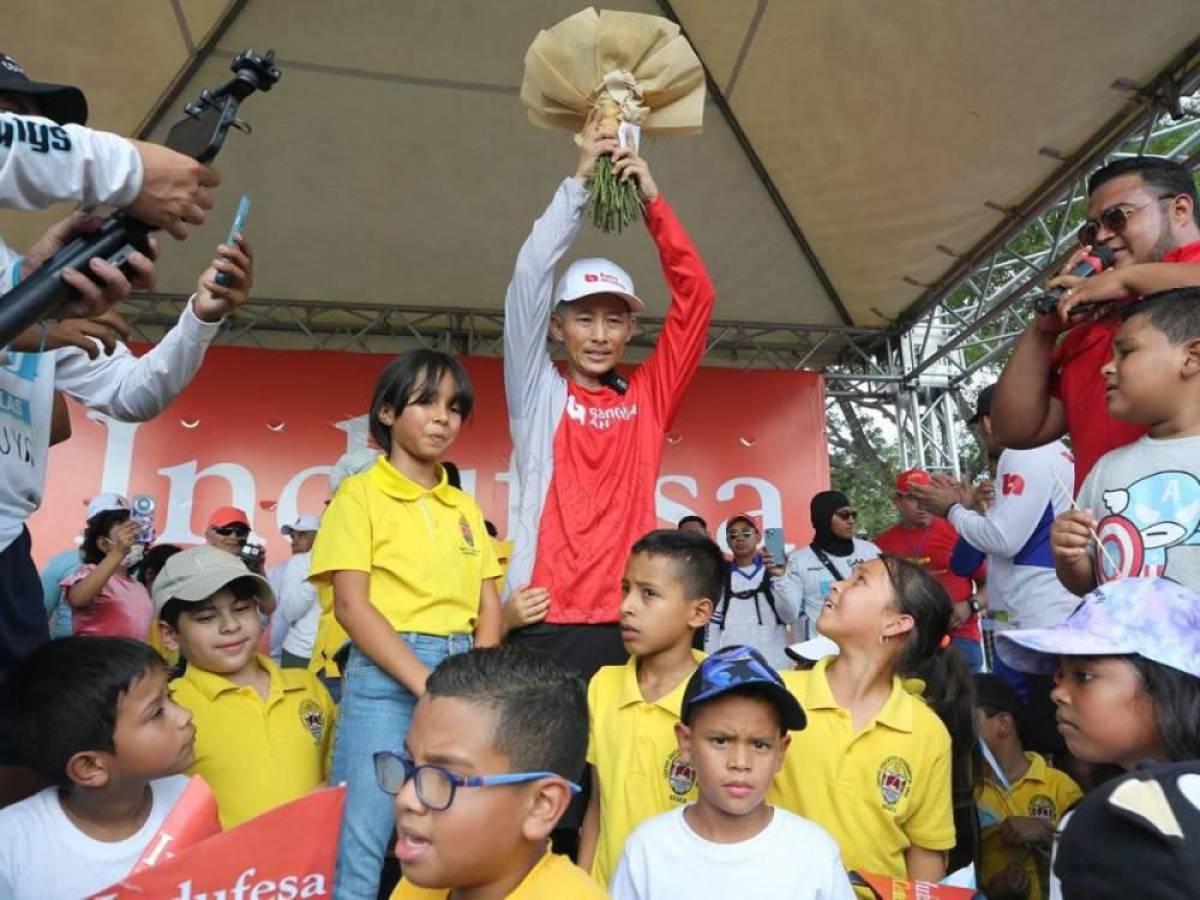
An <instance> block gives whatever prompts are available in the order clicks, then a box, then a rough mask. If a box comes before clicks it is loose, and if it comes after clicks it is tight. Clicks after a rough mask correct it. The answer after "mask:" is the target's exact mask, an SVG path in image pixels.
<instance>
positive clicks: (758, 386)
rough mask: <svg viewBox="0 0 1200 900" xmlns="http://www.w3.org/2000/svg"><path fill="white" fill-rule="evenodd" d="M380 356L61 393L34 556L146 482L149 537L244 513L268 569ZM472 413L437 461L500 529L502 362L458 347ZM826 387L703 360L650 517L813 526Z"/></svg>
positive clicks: (316, 507)
mask: <svg viewBox="0 0 1200 900" xmlns="http://www.w3.org/2000/svg"><path fill="white" fill-rule="evenodd" d="M389 359H390V357H386V356H375V355H368V354H361V353H336V352H326V351H282V350H257V349H246V348H240V347H213V348H212V349H210V350H209V352H208V355H207V357H206V358H205V361H204V366H203V368H202V369H201V370H200V373H199V374H198V375H197V376H196V379H195V381H193V383H192V384H191V386H190V387H189V388H188V389H187V390H186V391H185V392H184V393H183V394H182V395H181V396H180V397H179V398H178V399H177V400H176V401H175V403H173V404H172V405H171V406H170V408H168V409H167V410H166V412H164V413H163V414H162V415H161V416H159V417H158V418H157V419H155V420H153V421H151V422H147V423H144V424H140V425H130V424H126V423H121V422H116V421H113V420H111V419H109V418H107V417H105V416H102V415H99V414H97V413H91V412H86V411H84V410H82V409H80V408H79V407H77V406H75V405H74V404H72V409H71V421H72V427H73V429H74V435H73V437H72V438H71V440H70V441H68V442H67V443H65V444H63V445H61V446H59V447H56V448H54V449H53V450H52V451H51V454H50V467H49V473H50V474H49V478H48V481H47V485H46V496H45V499H44V501H43V503H42V508H41V509H40V510H39V511H38V512H37V513H36V514H35V515H34V516H33V518H32V519H31V520H30V529H31V531H32V533H33V538H34V556H35V558H36V559H37V560H38V562H39V563H41V562H44V561H45V560H46V559H47V558H49V557H50V556H52V555H53V554H55V553H57V552H59V551H60V550H63V549H66V548H67V547H70V546H71V544H72V542H73V541H74V540H75V539H76V536H77V535H78V534H79V532H80V531H81V529H82V527H83V523H84V519H85V517H86V509H85V504H86V502H87V500H88V498H90V497H91V496H93V495H94V494H96V493H98V492H99V491H102V490H105V491H117V492H119V493H122V494H126V495H127V496H132V495H133V494H140V493H144V494H150V495H152V496H153V497H154V498H155V500H156V501H157V507H158V511H157V517H156V518H157V521H156V524H157V528H158V534H159V540H160V541H166V542H173V543H179V544H196V543H200V542H201V541H202V534H203V531H204V525H205V522H206V520H207V517H208V514H209V512H210V511H211V510H212V509H213V508H214V507H216V506H222V505H226V504H232V505H234V506H239V507H242V508H243V509H245V510H247V512H249V513H250V515H251V519H252V524H253V526H254V530H255V533H256V535H257V536H259V537H260V538H261V539H262V540H264V541H265V542H266V543H267V547H268V563H267V564H268V566H270V565H272V564H273V563H275V562H278V561H280V560H282V559H284V558H285V557H286V555H287V550H286V545H285V542H284V539H283V538H282V536H281V535H280V532H279V529H280V527H281V526H282V525H284V524H285V523H286V522H289V521H291V520H293V519H294V518H295V517H296V516H297V515H299V514H300V513H320V512H321V510H322V509H323V507H324V503H325V500H326V499H327V497H328V493H329V484H328V479H327V476H328V472H329V467H330V466H331V465H332V464H333V463H334V462H335V461H336V460H337V458H338V457H339V456H340V455H341V454H343V453H345V452H346V451H347V450H348V449H353V448H355V447H359V446H363V445H364V444H366V442H367V439H368V438H367V417H366V412H367V409H368V407H369V405H370V399H371V392H372V389H373V387H374V385H375V379H376V378H377V376H378V375H379V373H380V372H382V371H383V368H384V366H385V365H386V364H387V362H388V361H389ZM463 362H464V364H465V365H466V368H467V370H468V372H469V373H470V375H471V379H472V381H473V382H474V384H475V393H476V397H477V400H476V404H475V413H474V416H473V417H472V419H471V421H469V422H468V423H467V424H466V425H465V426H464V427H463V429H462V431H461V433H460V435H459V438H458V441H457V442H456V443H455V444H454V446H453V447H451V448H450V452H449V454H448V458H449V459H451V460H453V461H454V462H455V463H457V464H458V466H459V468H460V469H462V471H463V476H464V477H463V481H464V487H465V488H466V489H467V490H468V491H469V492H471V493H473V494H474V495H475V497H476V499H477V500H478V501H479V503H480V505H481V506H482V507H483V509H484V512H485V514H486V515H487V517H488V518H489V519H491V520H492V521H493V522H494V523H496V526H497V527H498V528H499V530H500V534H501V536H504V535H505V534H506V533H507V527H508V502H509V492H508V470H509V456H510V452H511V444H510V441H509V436H508V419H507V413H506V411H505V405H504V380H503V374H502V370H501V361H500V360H499V359H493V358H484V357H466V358H464V359H463ZM823 392H824V386H823V380H822V378H821V376H820V375H817V374H813V373H810V372H776V371H739V370H734V369H701V370H700V371H699V372H698V373H697V375H696V378H695V380H694V381H693V382H692V384H691V387H690V388H689V390H688V394H687V398H686V399H685V401H684V403H683V406H682V408H681V409H680V412H679V415H678V416H677V417H676V421H675V423H674V426H673V429H672V431H671V433H670V434H669V435H668V437H667V446H666V450H665V452H664V454H663V465H662V471H661V473H660V477H659V483H658V498H657V503H658V514H659V517H660V519H661V520H662V524H663V525H664V526H666V525H674V524H675V522H677V521H678V519H679V518H681V517H682V516H684V515H687V514H688V513H697V514H699V515H701V516H704V517H705V519H707V520H708V522H709V524H710V526H711V527H712V528H713V529H716V534H717V536H718V537H719V538H720V539H721V540H722V542H723V535H724V528H723V523H724V521H725V520H726V519H727V518H729V516H731V515H734V514H736V513H739V512H744V513H749V514H751V515H754V516H756V517H758V518H759V519H760V521H761V523H762V526H763V527H766V528H771V527H783V528H784V533H785V535H786V538H787V542H788V543H789V544H805V543H807V542H808V540H809V538H810V536H811V532H812V529H811V526H810V524H809V521H808V501H809V498H810V497H811V496H812V495H813V494H814V493H815V492H817V491H819V490H824V489H825V488H826V487H827V486H828V483H829V458H828V452H827V448H826V443H825V412H824V396H823Z"/></svg>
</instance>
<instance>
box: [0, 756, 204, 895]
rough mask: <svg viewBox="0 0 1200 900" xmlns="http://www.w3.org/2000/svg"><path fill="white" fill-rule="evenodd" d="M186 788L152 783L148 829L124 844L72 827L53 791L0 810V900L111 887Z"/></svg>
mask: <svg viewBox="0 0 1200 900" xmlns="http://www.w3.org/2000/svg"><path fill="white" fill-rule="evenodd" d="M187 783H188V779H187V777H186V776H184V775H171V776H170V777H167V778H160V779H158V780H157V781H152V782H150V790H151V792H152V793H153V797H154V799H153V803H152V805H151V807H150V815H149V816H147V817H146V824H144V825H143V826H142V827H141V828H140V829H138V832H137V834H135V835H133V836H132V837H128V838H126V839H125V840H123V841H113V842H107V841H98V840H95V839H94V838H90V837H88V836H87V835H86V834H84V833H83V832H82V831H80V830H79V829H78V828H76V827H75V825H74V824H73V823H72V822H71V820H70V819H68V818H67V814H66V813H65V812H63V808H62V804H61V803H60V802H59V799H58V789H57V788H53V787H49V788H46V789H45V790H43V791H40V792H38V793H36V794H34V795H33V796H32V797H30V798H29V799H27V800H22V801H21V802H20V803H16V804H14V805H12V806H9V807H6V808H5V809H0V900H76V898H81V897H87V896H89V895H90V894H94V893H96V892H97V891H101V890H103V889H104V888H107V887H112V886H113V885H114V884H116V883H117V882H119V881H120V880H121V879H122V878H124V877H125V876H126V875H128V874H129V870H130V869H132V868H133V864H134V863H135V862H137V859H138V857H139V856H141V855H142V851H143V850H144V849H145V848H146V845H147V844H148V843H150V839H151V838H152V837H154V833H155V832H156V831H158V829H159V828H160V827H161V826H162V823H163V820H164V819H165V818H166V817H167V813H168V812H170V811H171V807H172V806H174V805H175V801H177V800H178V799H179V795H180V794H182V793H183V789H184V788H185V787H187Z"/></svg>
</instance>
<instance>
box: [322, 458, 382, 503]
mask: <svg viewBox="0 0 1200 900" xmlns="http://www.w3.org/2000/svg"><path fill="white" fill-rule="evenodd" d="M380 456H381V454H380V452H379V451H378V450H375V449H374V448H372V447H359V448H358V449H357V450H351V451H350V452H349V453H343V454H342V455H341V456H340V457H339V458H338V461H337V462H335V463H334V464H333V468H332V469H331V470H330V472H329V493H331V494H336V493H337V489H338V488H339V487H341V486H342V482H343V481H345V480H346V479H347V478H349V477H350V476H351V475H357V474H359V473H360V472H365V471H367V469H369V468H371V466H373V465H375V461H376V460H377V459H379V457H380Z"/></svg>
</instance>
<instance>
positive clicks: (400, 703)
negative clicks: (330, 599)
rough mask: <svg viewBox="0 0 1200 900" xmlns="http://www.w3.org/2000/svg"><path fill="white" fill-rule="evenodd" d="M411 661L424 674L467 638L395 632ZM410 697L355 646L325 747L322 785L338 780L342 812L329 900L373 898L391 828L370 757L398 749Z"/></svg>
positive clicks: (466, 644) (388, 801) (386, 799)
mask: <svg viewBox="0 0 1200 900" xmlns="http://www.w3.org/2000/svg"><path fill="white" fill-rule="evenodd" d="M400 636H401V637H402V638H404V640H405V641H406V642H407V643H408V646H409V647H411V648H412V651H413V653H415V654H416V655H417V659H419V660H421V662H423V663H424V664H425V665H426V666H428V667H429V668H430V669H434V668H436V667H437V664H438V663H440V662H441V661H442V660H443V659H445V658H446V657H447V656H450V655H452V654H455V653H465V652H466V651H467V650H470V649H471V636H470V635H465V634H456V635H451V636H449V637H436V636H434V635H429V634H413V633H402V634H401V635H400ZM416 703H417V698H416V697H415V696H413V694H412V692H411V691H409V690H408V689H407V688H405V687H404V686H403V685H401V684H400V683H399V682H397V681H395V680H394V679H393V678H392V677H391V676H390V675H388V674H387V673H386V672H384V671H383V670H382V669H380V668H379V667H378V666H376V665H375V663H373V662H371V660H370V659H368V658H367V657H366V655H365V654H363V653H362V652H360V651H359V650H358V648H357V647H352V648H351V650H350V659H349V660H348V661H347V663H346V667H345V670H344V671H343V673H342V705H341V709H340V710H339V716H338V729H337V738H336V739H335V741H334V747H333V772H332V774H331V776H330V782H331V783H333V784H339V783H341V782H343V781H344V782H346V811H345V815H344V817H343V819H342V830H341V834H340V836H339V838H338V861H337V873H336V875H335V876H334V890H333V895H334V897H335V898H336V900H376V897H377V895H378V893H379V873H380V871H381V870H382V868H383V854H384V852H385V851H386V850H387V846H388V841H389V840H390V839H391V836H392V832H393V831H394V830H395V828H396V818H395V814H394V813H393V811H392V798H391V796H389V795H388V794H385V793H384V792H383V791H381V790H380V789H379V785H378V784H376V783H375V763H374V759H373V757H374V755H375V753H377V752H378V751H380V750H401V749H403V747H404V738H405V736H406V735H407V734H408V726H409V723H410V722H411V721H412V714H413V708H414V707H415V706H416Z"/></svg>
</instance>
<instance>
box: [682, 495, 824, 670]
mask: <svg viewBox="0 0 1200 900" xmlns="http://www.w3.org/2000/svg"><path fill="white" fill-rule="evenodd" d="M758 539H759V531H758V524H757V523H756V522H755V521H754V520H753V519H751V518H750V517H749V516H747V515H736V516H734V517H733V518H731V519H730V520H729V521H728V522H726V523H725V540H726V541H727V542H728V543H729V552H730V555H731V556H732V557H733V559H732V560H730V561H729V563H728V566H727V567H726V569H725V586H724V589H723V590H722V592H721V599H720V601H718V603H717V606H716V609H715V610H713V615H712V618H711V619H710V620H709V623H708V625H707V626H706V627H705V628H704V629H703V633H704V647H703V649H704V651H705V652H706V653H715V652H716V651H718V650H720V649H721V648H722V647H733V646H739V645H744V646H747V647H753V648H754V649H755V650H757V651H758V652H759V653H761V654H762V655H763V656H764V657H766V659H767V662H769V663H770V664H771V665H772V666H774V667H775V668H777V669H778V668H784V669H789V668H791V661H790V660H789V659H788V655H787V646H788V643H789V641H788V632H789V630H790V629H791V627H792V624H793V623H794V622H795V621H796V618H797V617H798V616H799V615H800V602H799V598H798V597H797V596H796V594H795V592H794V591H792V592H789V593H788V594H787V595H786V596H783V595H782V593H781V592H780V591H779V590H778V588H777V585H778V583H779V581H780V579H781V578H782V577H783V575H784V573H785V571H786V570H785V568H784V561H783V560H773V559H772V558H771V554H770V553H769V552H767V551H766V550H765V549H764V550H761V551H760V550H759V546H758Z"/></svg>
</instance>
